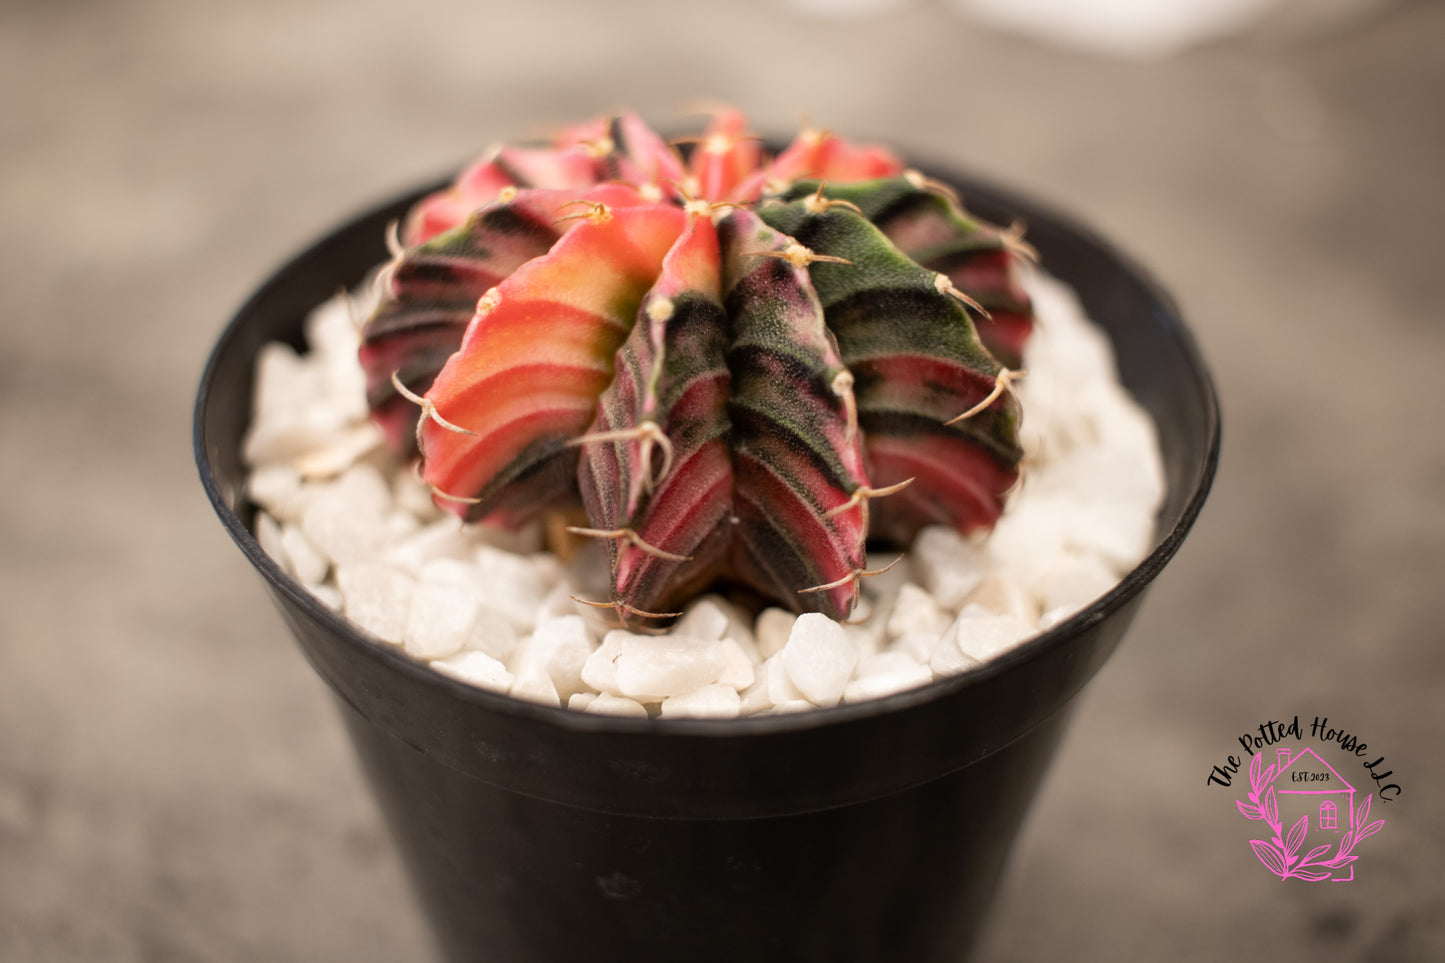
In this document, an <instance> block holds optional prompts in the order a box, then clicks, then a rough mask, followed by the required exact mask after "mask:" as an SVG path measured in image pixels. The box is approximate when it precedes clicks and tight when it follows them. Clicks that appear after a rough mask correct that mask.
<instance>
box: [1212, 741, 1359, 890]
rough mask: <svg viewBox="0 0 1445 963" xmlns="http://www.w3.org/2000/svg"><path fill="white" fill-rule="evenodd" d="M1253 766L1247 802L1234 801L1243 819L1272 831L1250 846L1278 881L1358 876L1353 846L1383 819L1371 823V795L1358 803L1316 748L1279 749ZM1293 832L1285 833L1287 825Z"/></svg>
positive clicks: (1338, 880)
mask: <svg viewBox="0 0 1445 963" xmlns="http://www.w3.org/2000/svg"><path fill="white" fill-rule="evenodd" d="M1265 756H1266V753H1262V752H1261V753H1259V754H1257V755H1256V756H1255V757H1254V759H1253V760H1251V762H1250V764H1249V786H1250V789H1249V796H1248V802H1246V801H1245V800H1243V799H1236V800H1235V803H1234V804H1235V805H1236V806H1238V807H1239V811H1240V813H1241V814H1243V815H1244V817H1245V818H1247V819H1250V820H1257V821H1262V822H1264V823H1265V825H1266V826H1267V827H1268V828H1269V829H1270V830H1271V831H1272V836H1270V837H1268V838H1265V839H1251V840H1250V841H1249V845H1250V846H1251V847H1252V848H1253V849H1254V855H1255V856H1256V857H1257V858H1258V859H1259V861H1260V862H1261V863H1263V864H1264V866H1265V868H1266V869H1268V870H1269V871H1270V872H1271V873H1274V875H1276V876H1278V877H1279V878H1280V879H1302V880H1306V881H1307V882H1311V883H1320V882H1325V881H1330V882H1336V883H1346V882H1349V881H1350V880H1352V879H1354V878H1355V860H1357V859H1359V857H1358V856H1356V855H1355V854H1354V850H1355V847H1356V846H1358V845H1359V844H1360V843H1361V842H1362V841H1364V840H1365V839H1367V838H1369V837H1370V836H1373V835H1374V834H1375V833H1377V832H1379V831H1380V827H1381V826H1383V825H1384V824H1385V821H1384V820H1383V819H1377V820H1375V821H1374V822H1369V818H1370V797H1371V796H1372V795H1373V794H1372V793H1368V792H1367V793H1363V794H1362V795H1363V797H1364V798H1363V799H1360V800H1359V801H1358V802H1357V801H1356V798H1355V797H1356V795H1357V793H1356V790H1355V787H1354V786H1352V785H1350V784H1349V783H1348V782H1346V781H1345V779H1344V778H1343V777H1342V776H1340V774H1339V773H1338V772H1336V771H1335V768H1334V767H1333V766H1331V765H1330V764H1329V763H1327V762H1325V761H1324V760H1323V759H1321V758H1320V757H1319V756H1318V755H1316V754H1315V751H1314V750H1313V749H1305V750H1303V751H1301V752H1293V751H1291V750H1289V749H1276V750H1275V758H1274V762H1272V763H1271V764H1270V765H1269V766H1267V767H1266V766H1265ZM1286 825H1288V826H1289V829H1288V830H1286V829H1285V826H1286Z"/></svg>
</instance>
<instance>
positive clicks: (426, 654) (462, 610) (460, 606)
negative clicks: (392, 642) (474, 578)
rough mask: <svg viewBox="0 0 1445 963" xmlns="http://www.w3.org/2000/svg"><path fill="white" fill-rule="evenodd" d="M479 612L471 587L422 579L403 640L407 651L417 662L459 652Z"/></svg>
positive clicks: (469, 635) (418, 584)
mask: <svg viewBox="0 0 1445 963" xmlns="http://www.w3.org/2000/svg"><path fill="white" fill-rule="evenodd" d="M477 609H478V605H477V598H476V595H475V593H473V592H472V591H471V589H470V587H469V586H465V585H455V584H449V583H447V582H442V581H436V582H433V581H427V580H426V579H425V578H423V579H421V580H420V581H418V582H417V585H416V588H415V590H413V592H412V596H411V613H410V616H409V617H408V618H407V623H406V634H405V636H403V642H404V644H405V645H406V651H407V652H408V653H409V654H411V655H414V656H416V657H417V658H418V659H440V658H443V657H445V656H449V655H453V654H455V653H457V652H460V651H461V650H462V649H463V648H465V647H466V644H467V641H468V639H469V638H470V637H471V634H472V624H473V623H474V622H475V621H476V619H477ZM490 657H491V656H489V658H490ZM499 664H500V663H499Z"/></svg>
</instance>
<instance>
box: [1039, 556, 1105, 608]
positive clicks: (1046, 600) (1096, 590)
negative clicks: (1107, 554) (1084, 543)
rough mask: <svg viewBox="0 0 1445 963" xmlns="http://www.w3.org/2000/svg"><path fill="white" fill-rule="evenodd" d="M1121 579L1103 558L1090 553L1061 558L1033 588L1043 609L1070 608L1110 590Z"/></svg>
mask: <svg viewBox="0 0 1445 963" xmlns="http://www.w3.org/2000/svg"><path fill="white" fill-rule="evenodd" d="M1117 582H1118V579H1117V578H1116V577H1115V575H1114V573H1113V572H1112V571H1111V570H1110V569H1109V567H1108V566H1106V565H1105V564H1104V563H1103V562H1100V561H1099V560H1098V559H1096V558H1091V557H1089V556H1087V555H1068V556H1064V557H1062V558H1059V559H1058V560H1056V561H1055V562H1054V564H1053V565H1051V566H1050V567H1049V569H1048V570H1047V571H1046V572H1044V574H1043V575H1042V576H1041V577H1040V578H1039V580H1038V581H1037V582H1036V583H1035V584H1034V586H1033V591H1034V593H1035V594H1036V595H1037V596H1038V598H1039V606H1040V608H1042V609H1043V610H1044V611H1046V612H1047V611H1049V610H1050V609H1057V608H1068V609H1070V610H1071V611H1077V610H1079V609H1081V608H1083V607H1084V606H1086V605H1088V604H1089V603H1090V602H1092V601H1094V600H1095V599H1097V598H1098V597H1099V596H1101V595H1103V594H1104V593H1105V592H1107V591H1109V590H1110V589H1111V588H1113V587H1114V585H1115V584H1116V583H1117Z"/></svg>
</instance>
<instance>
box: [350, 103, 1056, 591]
mask: <svg viewBox="0 0 1445 963" xmlns="http://www.w3.org/2000/svg"><path fill="white" fill-rule="evenodd" d="M404 240H405V245H406V246H405V247H404V249H403V250H402V251H400V252H399V253H398V257H397V259H396V260H395V261H394V262H393V264H392V265H390V266H389V267H388V269H387V271H386V272H385V274H384V277H383V284H384V297H383V300H382V303H381V305H380V306H379V307H378V309H377V310H376V312H375V314H374V315H373V316H372V317H371V318H370V319H369V320H368V322H367V325H366V331H365V339H364V344H363V347H362V362H363V365H364V367H365V368H366V371H367V374H368V392H369V400H370V402H371V405H372V408H373V412H374V415H375V417H376V418H377V420H378V422H379V423H380V424H381V425H382V426H383V427H384V428H385V430H386V432H387V435H388V437H389V438H390V439H391V440H392V442H393V443H394V444H395V445H396V447H397V448H398V449H399V450H401V451H403V452H409V453H412V454H416V455H418V456H419V457H420V458H421V471H422V473H423V477H424V478H425V480H426V481H427V482H428V483H429V484H431V485H432V486H433V490H434V492H435V493H436V497H437V499H438V503H439V504H442V505H445V506H447V507H450V508H451V509H453V510H454V511H456V512H457V513H458V514H460V515H462V516H463V517H464V518H467V519H469V520H485V521H487V522H491V523H496V524H502V525H509V526H515V525H519V524H522V523H524V522H526V521H528V520H529V519H531V518H533V517H535V516H536V515H537V514H538V513H539V512H542V511H544V510H548V509H566V508H568V507H570V506H577V505H580V506H581V508H582V509H584V510H585V513H586V516H587V521H586V523H585V524H579V525H576V526H574V531H576V532H578V533H581V534H583V535H588V536H594V537H600V538H604V539H606V540H607V543H608V546H609V554H610V557H611V562H612V597H611V598H610V599H608V600H607V604H610V605H613V606H615V607H616V608H617V610H618V612H619V614H621V615H622V616H623V617H624V618H627V617H629V616H637V617H642V618H649V617H652V616H655V615H661V614H662V613H664V612H665V611H666V610H667V609H669V608H672V607H674V606H676V605H677V604H678V603H679V602H680V601H681V600H682V599H683V598H684V597H685V596H686V595H688V594H690V593H692V592H695V591H697V590H699V589H700V588H702V587H704V586H706V585H708V584H710V583H713V582H715V581H719V580H722V581H731V582H735V583H742V584H744V585H747V586H748V587H750V588H751V589H753V590H754V591H756V592H758V593H760V594H761V595H763V596H764V597H766V598H768V599H770V600H773V601H776V602H780V603H782V604H785V605H788V606H790V607H792V608H794V609H798V610H817V611H822V612H825V613H827V614H829V615H831V616H833V617H835V618H842V617H845V616H846V615H847V614H848V613H849V611H850V610H851V609H852V607H853V605H854V604H855V602H856V600H857V593H858V585H859V579H860V578H862V577H863V576H865V575H867V574H868V573H867V572H866V571H865V546H866V544H867V543H868V540H869V539H870V538H872V539H874V540H875V541H880V542H884V541H886V542H889V543H892V544H894V545H897V546H899V547H906V546H907V544H908V543H909V542H910V541H911V539H912V538H913V536H914V535H915V534H916V533H917V531H918V530H919V529H920V528H921V527H923V526H924V525H929V524H946V525H951V526H953V527H955V528H957V529H959V530H961V531H971V530H975V529H987V528H988V527H990V526H991V525H992V524H993V522H994V520H995V519H996V518H997V517H998V514H999V512H1000V511H1001V509H1002V505H1003V499H1004V495H1005V494H1006V492H1007V491H1008V489H1009V488H1010V487H1011V486H1012V485H1013V484H1014V482H1015V480H1016V478H1017V471H1018V460H1019V457H1020V450H1019V446H1018V436H1017V426H1018V419H1019V412H1018V407H1017V402H1016V401H1015V399H1014V398H1013V395H1012V393H1011V392H1010V391H1008V390H1007V389H1008V387H1009V384H1010V380H1011V378H1012V377H1013V376H1015V375H1016V374H1017V372H1016V371H1015V370H1013V369H1014V368H1016V367H1017V365H1018V363H1019V358H1020V355H1021V352H1022V349H1023V344H1024V341H1025V339H1026V338H1027V336H1028V332H1029V329H1030V327H1031V324H1032V314H1031V310H1030V306H1029V302H1028V297H1027V295H1026V294H1025V293H1024V292H1023V290H1022V288H1021V287H1020V285H1019V282H1018V278H1017V276H1016V272H1015V265H1014V258H1015V256H1016V255H1019V254H1026V253H1028V252H1027V248H1026V246H1025V245H1024V244H1023V243H1022V241H1021V240H1020V239H1019V238H1018V236H1017V232H1016V231H1011V230H1001V229H998V228H995V227H992V226H990V225H987V224H984V223H983V222H980V221H978V220H976V219H974V218H972V217H970V216H969V215H967V214H965V213H964V212H963V211H962V209H961V208H960V206H959V204H958V202H957V198H956V197H955V196H954V195H953V193H952V192H951V191H950V190H949V189H947V188H946V187H944V186H942V185H939V184H936V183H934V182H932V181H929V180H927V179H925V178H923V177H921V176H920V175H918V174H917V173H915V172H910V171H905V170H904V168H903V165H902V163H901V162H900V161H899V160H898V159H897V158H896V156H895V155H893V154H892V152H890V151H888V150H887V149H886V148H882V147H878V146H871V145H861V146H860V145H854V144H851V143H849V142H847V141H844V140H842V139H840V138H838V137H836V136H834V135H832V134H831V133H827V132H819V131H815V130H805V131H804V132H803V133H802V134H800V135H799V137H798V138H797V139H796V140H795V141H794V143H793V144H792V145H790V146H789V147H787V148H786V149H785V150H783V151H782V152H781V153H780V154H778V155H777V157H775V158H772V159H771V160H769V159H767V158H766V157H765V156H764V152H763V148H762V145H761V142H760V141H759V140H758V139H757V138H756V137H754V136H752V135H751V134H750V133H749V132H748V129H747V124H746V120H745V118H744V117H743V116H742V114H741V113H739V112H737V111H735V110H732V109H722V110H719V111H718V112H716V113H715V114H714V115H713V117H712V120H711V122H710V123H709V124H708V126H707V128H706V129H705V130H704V131H703V134H702V135H701V137H699V138H696V139H694V140H693V141H691V149H690V152H689V157H688V159H687V160H684V159H683V158H682V157H680V156H679V155H678V154H677V153H676V152H675V151H674V149H673V148H672V147H670V146H669V145H667V144H666V143H665V142H664V141H663V140H662V138H660V137H658V136H657V135H656V134H655V133H653V132H652V131H651V130H649V129H648V128H647V126H646V125H645V124H643V123H642V122H641V121H640V120H639V119H637V118H636V117H635V116H633V115H631V114H621V115H619V116H616V117H612V118H601V119H598V120H594V121H590V122H587V123H584V124H579V125H576V126H575V127H571V128H568V129H567V130H566V131H564V132H563V133H562V134H560V135H559V136H558V137H557V138H556V140H555V141H554V143H553V144H552V145H551V146H548V147H534V148H510V147H509V148H502V149H499V150H496V151H493V152H492V153H491V154H490V155H488V157H487V158H486V159H484V160H482V161H480V162H478V163H477V164H475V165H473V166H472V167H471V168H469V169H468V170H467V171H466V172H464V173H463V174H462V176H461V177H460V178H459V179H458V181H457V182H456V183H455V184H453V185H452V186H451V187H450V188H448V189H447V190H445V191H442V192H439V193H437V194H434V195H432V196H430V197H427V198H425V199H424V200H422V201H421V202H420V203H419V204H418V205H417V206H416V208H415V209H414V210H413V211H412V212H411V214H410V216H409V217H408V219H407V222H406V226H405V233H404ZM970 310H974V311H975V312H977V314H978V315H979V317H978V320H977V322H975V319H974V318H973V317H971V316H970V314H969V311H970ZM885 495H886V496H888V497H882V496H885Z"/></svg>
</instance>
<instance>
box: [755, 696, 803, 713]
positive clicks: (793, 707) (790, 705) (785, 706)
mask: <svg viewBox="0 0 1445 963" xmlns="http://www.w3.org/2000/svg"><path fill="white" fill-rule="evenodd" d="M816 708H818V707H817V706H815V705H813V703H811V702H809V701H808V700H807V699H792V700H790V701H788V702H779V703H778V704H777V705H775V706H773V707H772V708H771V709H764V710H763V711H762V712H760V713H758V715H760V716H782V715H791V714H792V713H794V712H807V711H808V710H809V709H816Z"/></svg>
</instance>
